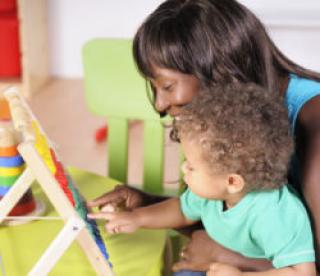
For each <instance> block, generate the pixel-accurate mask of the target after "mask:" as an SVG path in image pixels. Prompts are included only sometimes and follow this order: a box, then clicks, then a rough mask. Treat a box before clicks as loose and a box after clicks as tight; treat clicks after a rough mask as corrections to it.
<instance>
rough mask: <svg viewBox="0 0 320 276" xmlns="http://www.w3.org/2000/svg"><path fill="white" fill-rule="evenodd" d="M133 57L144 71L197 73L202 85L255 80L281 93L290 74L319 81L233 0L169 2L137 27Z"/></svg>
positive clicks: (147, 74) (150, 74)
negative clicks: (280, 47)
mask: <svg viewBox="0 0 320 276" xmlns="http://www.w3.org/2000/svg"><path fill="white" fill-rule="evenodd" d="M133 56H134V59H135V61H136V64H137V67H138V69H139V71H140V72H141V74H142V75H143V76H144V77H146V78H152V77H153V65H156V66H159V67H163V68H168V69H173V70H178V71H180V72H182V73H185V74H192V75H194V76H196V77H197V78H198V79H199V80H200V83H201V85H202V86H207V85H208V84H212V83H222V82H242V83H248V82H253V83H256V84H259V85H261V86H262V87H264V88H266V89H267V90H269V91H272V92H279V91H280V90H281V87H282V85H283V80H285V79H286V77H287V76H288V74H289V73H295V74H298V75H299V76H302V77H306V78H310V79H315V80H320V74H317V73H316V72H313V71H311V70H307V69H305V68H303V67H301V66H299V65H297V64H295V63H294V62H292V61H291V60H289V59H288V58H287V57H285V56H284V55H283V54H282V53H281V52H280V51H279V49H278V48H277V47H276V46H275V44H274V43H273V42H272V40H271V39H270V37H269V36H268V34H267V32H266V30H265V28H264V26H263V24H262V23H261V22H260V20H259V19H258V18H257V17H256V16H255V15H254V14H253V13H252V12H250V11H249V10H248V9H247V8H246V7H244V6H243V5H242V4H240V3H238V2H237V1H235V0H223V1H222V0H167V1H165V2H164V3H162V4H161V5H160V6H159V7H158V8H157V9H156V10H155V11H154V12H153V13H152V14H150V15H149V16H148V17H147V19H146V20H145V22H144V23H143V24H142V25H141V26H140V28H139V29H138V31H137V33H136V35H135V37H134V41H133Z"/></svg>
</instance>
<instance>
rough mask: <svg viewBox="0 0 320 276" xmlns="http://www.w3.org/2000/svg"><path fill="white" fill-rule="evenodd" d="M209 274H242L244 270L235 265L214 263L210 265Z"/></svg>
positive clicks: (228, 275) (212, 275)
mask: <svg viewBox="0 0 320 276" xmlns="http://www.w3.org/2000/svg"><path fill="white" fill-rule="evenodd" d="M207 276H242V272H241V271H240V270H239V269H238V268H236V267H234V266H230V265H226V264H222V263H213V264H211V265H210V270H209V271H208V272H207Z"/></svg>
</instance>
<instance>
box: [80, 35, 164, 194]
mask: <svg viewBox="0 0 320 276" xmlns="http://www.w3.org/2000/svg"><path fill="white" fill-rule="evenodd" d="M131 48H132V41H131V40H125V39H96V40H91V41H89V42H88V43H86V44H85V46H84V47H83V64H84V83H85V97H86V102H87V105H88V107H89V109H90V111H92V112H93V113H95V114H97V115H100V116H104V117H106V118H107V119H108V128H109V133H108V153H109V154H108V161H109V162H108V163H109V168H108V170H109V176H110V177H112V178H115V179H118V180H120V181H121V182H124V183H126V181H127V168H128V121H129V120H142V121H143V123H144V135H143V139H144V143H143V144H144V153H143V159H144V166H143V189H144V190H145V191H148V192H153V193H162V192H163V161H164V128H163V126H162V124H161V122H160V117H159V115H158V114H157V113H156V112H155V111H154V109H153V107H152V105H151V103H150V101H149V99H148V97H147V92H146V82H145V80H144V79H143V78H142V77H141V76H140V75H139V73H138V72H137V69H136V67H135V64H134V61H133V57H132V50H131Z"/></svg>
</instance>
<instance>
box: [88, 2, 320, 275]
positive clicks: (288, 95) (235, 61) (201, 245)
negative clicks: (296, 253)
mask: <svg viewBox="0 0 320 276" xmlns="http://www.w3.org/2000/svg"><path fill="white" fill-rule="evenodd" d="M133 54H134V58H135V61H136V64H137V67H138V69H139V70H140V72H141V74H142V75H143V76H144V77H145V78H146V79H147V80H148V81H150V83H151V87H152V91H153V94H154V106H155V108H156V110H157V111H158V112H159V114H160V115H164V114H169V115H171V116H177V115H179V112H180V110H181V107H182V106H184V105H187V104H188V103H190V102H191V101H192V99H193V98H194V97H196V96H197V94H198V91H199V88H200V87H205V86H207V85H209V84H212V83H223V82H242V83H247V82H254V83H256V84H258V85H261V86H263V87H265V88H266V89H268V90H269V91H270V93H278V94H279V95H280V96H281V97H279V99H280V100H283V101H284V103H285V104H286V105H287V107H288V113H289V120H290V124H291V128H292V136H293V139H294V141H295V144H296V148H295V152H296V154H295V156H294V157H293V159H292V166H291V170H290V172H289V173H288V180H289V183H290V184H292V185H293V186H294V187H295V188H296V189H297V190H298V191H299V192H300V193H301V195H302V197H303V199H304V201H305V204H306V206H307V208H308V210H309V213H310V217H311V220H312V223H313V233H314V237H315V247H316V250H317V253H318V254H319V250H320V183H318V182H320V170H319V169H318V168H319V167H320V74H318V73H316V72H312V71H310V70H307V69H305V68H303V67H301V66H299V65H297V64H295V63H294V62H292V61H291V60H289V59H288V58H287V57H285V56H284V55H283V54H282V53H281V52H280V51H279V49H277V47H276V46H275V45H274V43H273V42H272V40H271V39H270V37H269V36H268V34H267V32H266V30H265V28H264V26H263V25H262V23H261V22H260V21H259V20H258V19H257V18H256V16H255V15H254V14H252V12H250V11H249V10H248V9H247V8H246V7H244V6H243V5H241V4H240V3H238V2H236V1H235V0H224V1H221V0H168V1H165V2H164V3H163V4H161V5H160V6H159V7H158V8H157V9H156V10H155V11H154V12H153V13H152V14H150V15H149V17H148V18H147V19H146V21H145V22H144V23H143V24H142V25H141V27H140V28H139V30H138V31H137V33H136V35H135V37H134V43H133ZM253 135H254V134H253ZM275 158H276V157H275ZM159 200H161V198H158V197H155V196H151V195H147V194H144V193H142V192H140V191H138V190H135V189H133V188H130V187H127V186H121V187H118V188H116V189H115V190H114V191H113V192H111V193H107V194H105V195H102V196H101V197H100V198H98V199H96V200H95V201H94V202H91V206H104V205H105V204H109V203H118V202H121V201H124V202H125V204H126V206H127V207H128V208H130V209H132V208H136V207H138V206H141V205H148V204H150V203H154V202H156V201H159ZM275 234H276V233H275ZM181 257H182V259H181V261H180V262H179V263H177V264H176V265H175V266H174V269H175V270H182V269H188V270H194V271H206V270H208V268H209V264H210V263H212V262H223V263H226V264H230V265H233V266H237V267H238V268H240V269H241V270H245V271H260V270H267V269H268V268H270V267H271V264H270V263H269V261H267V260H253V259H249V258H246V257H244V256H241V255H239V254H237V253H235V252H232V251H230V250H228V249H226V248H223V247H221V246H220V245H219V244H217V243H216V242H215V241H213V240H210V239H209V237H208V236H207V235H206V234H205V232H204V231H196V232H194V233H193V234H192V239H191V241H190V243H189V244H188V245H187V246H186V247H185V248H184V249H183V251H182V252H181ZM319 257H320V256H319V255H318V259H319ZM318 266H319V263H318ZM318 268H319V267H318Z"/></svg>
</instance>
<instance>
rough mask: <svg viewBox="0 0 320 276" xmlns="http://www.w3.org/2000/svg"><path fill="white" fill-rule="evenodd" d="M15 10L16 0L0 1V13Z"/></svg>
mask: <svg viewBox="0 0 320 276" xmlns="http://www.w3.org/2000/svg"><path fill="white" fill-rule="evenodd" d="M16 10H17V3H16V0H0V13H7V12H15V11H16Z"/></svg>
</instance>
